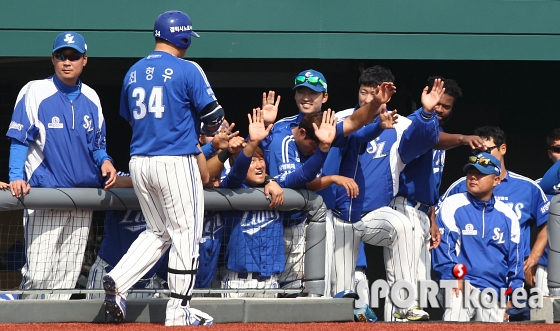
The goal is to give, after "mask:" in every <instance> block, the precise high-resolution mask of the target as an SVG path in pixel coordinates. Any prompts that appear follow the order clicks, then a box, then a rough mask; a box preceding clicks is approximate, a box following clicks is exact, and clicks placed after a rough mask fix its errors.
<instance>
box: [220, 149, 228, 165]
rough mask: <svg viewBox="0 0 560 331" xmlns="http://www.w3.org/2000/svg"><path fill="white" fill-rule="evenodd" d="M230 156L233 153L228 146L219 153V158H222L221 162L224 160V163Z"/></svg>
mask: <svg viewBox="0 0 560 331" xmlns="http://www.w3.org/2000/svg"><path fill="white" fill-rule="evenodd" d="M230 156H231V153H230V152H229V151H228V150H227V148H226V149H224V150H223V151H221V152H220V153H219V154H218V160H220V162H222V163H225V162H226V160H227V159H229V157H230Z"/></svg>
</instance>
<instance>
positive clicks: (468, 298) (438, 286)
mask: <svg viewBox="0 0 560 331" xmlns="http://www.w3.org/2000/svg"><path fill="white" fill-rule="evenodd" d="M457 285H458V281H457V280H440V281H439V283H438V282H436V281H433V280H422V281H419V282H418V285H417V286H414V285H413V284H411V283H410V282H408V281H405V280H399V281H397V282H395V284H394V285H393V286H389V284H388V283H387V282H386V281H385V280H383V279H378V280H376V281H375V282H373V284H371V287H370V307H372V308H378V307H379V306H380V304H379V301H380V299H382V298H387V297H389V298H390V299H391V301H392V302H393V304H394V305H395V306H396V307H397V308H409V307H412V306H414V305H416V300H418V305H419V306H420V308H428V307H432V308H451V296H452V295H455V294H454V293H453V291H452V290H453V289H454V288H457ZM469 288H471V286H470V282H469V281H468V280H465V281H464V283H463V289H469ZM438 297H439V300H438ZM508 301H511V305H512V306H513V307H515V308H519V309H521V308H524V307H529V308H531V309H533V308H542V307H543V293H542V291H541V289H539V288H532V289H531V290H530V291H529V293H527V291H526V290H525V289H524V288H523V287H520V288H516V289H514V290H512V289H511V288H509V289H507V288H501V289H500V290H499V291H497V290H496V289H494V288H485V289H481V290H480V289H475V290H473V291H470V290H463V305H464V307H473V308H481V307H482V308H492V307H496V306H499V307H500V308H506V307H507V304H508Z"/></svg>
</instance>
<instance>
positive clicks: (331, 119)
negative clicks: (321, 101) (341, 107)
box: [313, 108, 336, 152]
mask: <svg viewBox="0 0 560 331" xmlns="http://www.w3.org/2000/svg"><path fill="white" fill-rule="evenodd" d="M313 129H315V136H317V139H319V143H320V144H319V148H320V149H321V150H322V151H323V152H328V150H329V149H330V148H331V144H332V142H333V140H334V137H335V136H336V117H335V116H334V111H332V110H331V109H330V108H329V109H328V110H327V111H324V112H323V119H322V120H321V127H317V124H315V123H313Z"/></svg>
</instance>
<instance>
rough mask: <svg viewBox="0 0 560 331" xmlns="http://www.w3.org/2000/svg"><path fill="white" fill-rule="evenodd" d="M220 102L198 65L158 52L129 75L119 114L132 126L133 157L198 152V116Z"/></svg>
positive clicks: (124, 84) (147, 58)
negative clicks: (211, 104) (209, 106)
mask: <svg viewBox="0 0 560 331" xmlns="http://www.w3.org/2000/svg"><path fill="white" fill-rule="evenodd" d="M214 101H216V97H215V96H214V92H213V91H212V87H211V86H210V83H209V82H208V79H207V78H206V74H205V73H204V71H203V70H202V68H201V67H200V66H199V65H198V64H197V63H195V62H192V61H187V60H183V59H180V58H178V57H176V56H174V55H171V54H169V53H166V52H161V51H154V52H153V53H151V54H150V55H148V56H147V57H145V58H143V59H141V60H140V61H138V62H136V64H134V65H133V66H132V67H131V68H130V69H129V71H128V73H127V74H126V76H125V78H124V81H123V88H122V92H121V104H120V115H121V116H122V117H124V119H126V120H127V121H128V122H130V123H131V125H132V128H133V130H132V140H131V143H130V155H131V156H133V155H147V156H156V155H188V154H195V155H196V154H199V150H198V148H197V146H196V145H197V143H198V136H199V133H200V113H201V111H202V110H203V109H204V107H206V106H207V105H208V104H210V103H211V102H214Z"/></svg>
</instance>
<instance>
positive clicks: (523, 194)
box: [436, 171, 550, 258]
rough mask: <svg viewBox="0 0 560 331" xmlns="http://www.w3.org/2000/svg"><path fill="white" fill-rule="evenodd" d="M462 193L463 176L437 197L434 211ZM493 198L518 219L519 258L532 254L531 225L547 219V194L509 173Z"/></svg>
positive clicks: (464, 178) (531, 183)
mask: <svg viewBox="0 0 560 331" xmlns="http://www.w3.org/2000/svg"><path fill="white" fill-rule="evenodd" d="M463 192H467V186H466V177H462V178H460V179H458V180H457V181H455V183H453V184H452V185H451V186H450V187H449V188H448V189H447V191H446V192H445V193H444V194H443V195H442V196H441V197H440V199H439V202H438V208H437V210H436V212H439V209H440V208H441V205H442V203H443V202H444V201H445V199H447V197H449V196H451V195H453V194H457V193H463ZM494 196H495V197H496V199H497V200H500V201H502V202H504V203H505V204H506V205H507V206H509V207H510V208H511V209H512V210H513V212H514V213H515V215H516V216H517V220H518V221H519V225H520V227H521V244H520V249H521V252H522V257H523V258H526V257H527V256H529V253H530V251H531V246H530V240H531V225H532V224H536V226H541V225H543V224H544V223H546V222H547V220H548V207H549V204H550V202H549V201H548V198H547V197H546V194H544V192H543V191H542V190H541V188H540V187H539V185H538V184H537V183H535V182H534V181H533V180H532V179H530V178H527V177H524V176H521V175H518V174H516V173H514V172H512V171H508V172H507V175H506V177H505V178H504V179H502V181H501V182H500V184H498V186H496V187H494Z"/></svg>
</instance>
